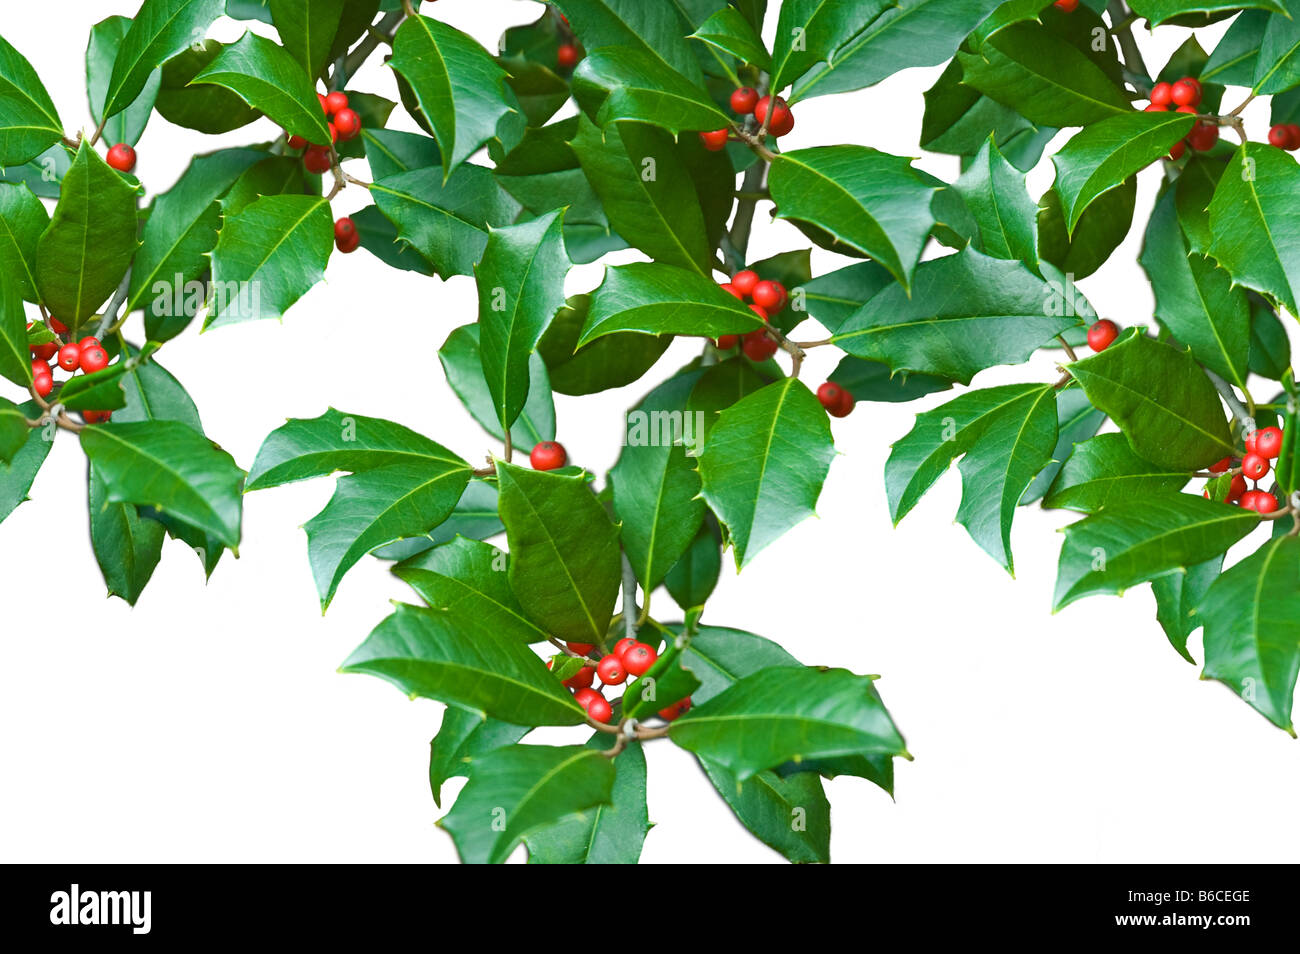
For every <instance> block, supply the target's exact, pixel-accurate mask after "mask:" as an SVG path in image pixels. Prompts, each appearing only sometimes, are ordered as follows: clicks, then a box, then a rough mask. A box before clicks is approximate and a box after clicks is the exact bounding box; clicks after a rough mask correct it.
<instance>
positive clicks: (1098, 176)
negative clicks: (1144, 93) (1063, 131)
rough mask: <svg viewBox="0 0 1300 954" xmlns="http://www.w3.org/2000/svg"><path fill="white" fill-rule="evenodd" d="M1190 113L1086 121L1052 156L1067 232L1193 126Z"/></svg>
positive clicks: (1129, 116) (1123, 116) (1150, 114)
mask: <svg viewBox="0 0 1300 954" xmlns="http://www.w3.org/2000/svg"><path fill="white" fill-rule="evenodd" d="M1194 122H1195V119H1194V118H1193V117H1192V116H1189V115H1187V114H1186V113H1148V112H1130V113H1126V114H1124V115H1122V116H1113V117H1111V118H1109V119H1103V120H1102V121H1101V122H1098V123H1094V124H1092V125H1090V126H1087V127H1085V128H1084V129H1083V130H1082V131H1081V132H1079V133H1076V134H1075V136H1074V137H1073V138H1071V139H1070V141H1069V142H1068V143H1066V144H1065V146H1064V147H1063V148H1062V149H1061V151H1060V152H1058V153H1057V154H1056V155H1055V156H1053V157H1052V164H1053V165H1055V166H1056V185H1055V189H1056V191H1057V193H1059V194H1060V196H1061V199H1062V205H1063V206H1064V210H1065V226H1066V232H1067V234H1069V235H1071V236H1073V235H1074V229H1075V227H1076V226H1077V225H1078V224H1079V219H1080V218H1081V217H1082V216H1083V212H1084V210H1085V209H1087V208H1088V206H1089V205H1090V204H1092V202H1093V201H1094V200H1095V199H1097V197H1098V196H1100V195H1102V194H1103V193H1106V192H1109V191H1110V190H1111V189H1114V188H1116V187H1118V186H1119V185H1121V184H1122V183H1123V182H1124V181H1125V180H1126V179H1128V178H1129V176H1132V175H1134V174H1136V173H1137V172H1138V171H1140V170H1142V169H1145V168H1146V167H1147V166H1149V165H1151V163H1153V162H1155V161H1156V160H1157V159H1159V158H1160V157H1161V156H1165V155H1168V154H1169V150H1170V149H1171V148H1173V146H1174V144H1175V143H1176V142H1178V141H1179V140H1181V139H1182V138H1183V137H1184V136H1186V135H1187V134H1188V133H1189V132H1191V129H1192V124H1193V123H1194Z"/></svg>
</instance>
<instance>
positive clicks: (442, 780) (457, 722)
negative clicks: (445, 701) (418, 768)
mask: <svg viewBox="0 0 1300 954" xmlns="http://www.w3.org/2000/svg"><path fill="white" fill-rule="evenodd" d="M527 734H528V728H527V727H525V726H520V725H511V724H510V723H508V722H501V721H499V720H497V719H488V718H486V717H484V716H483V715H481V714H480V713H478V712H471V711H470V710H469V709H461V708H459V707H457V706H448V707H447V708H446V710H445V711H444V712H443V714H442V725H440V726H439V727H438V734H437V735H436V736H435V737H434V739H433V741H432V742H430V743H429V788H430V789H432V791H433V803H434V804H435V805H437V806H438V807H439V808H441V807H442V786H443V785H444V784H446V782H447V780H448V779H451V778H459V777H461V776H463V775H465V774H466V773H467V772H468V771H469V767H470V765H471V764H473V762H474V761H475V760H476V759H478V758H481V757H482V756H484V755H486V754H487V753H489V752H491V751H492V750H493V749H499V748H501V747H502V746H506V745H514V744H515V743H516V742H518V741H519V740H520V739H522V738H523V737H524V736H525V735H527Z"/></svg>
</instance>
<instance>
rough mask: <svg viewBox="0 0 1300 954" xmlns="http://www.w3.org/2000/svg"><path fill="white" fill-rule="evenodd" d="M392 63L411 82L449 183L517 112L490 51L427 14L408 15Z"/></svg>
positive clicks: (444, 175) (502, 75)
mask: <svg viewBox="0 0 1300 954" xmlns="http://www.w3.org/2000/svg"><path fill="white" fill-rule="evenodd" d="M388 62H389V65H390V66H392V68H393V69H394V70H396V71H397V72H398V73H399V74H400V75H401V76H402V78H403V79H405V80H406V82H407V83H409V84H410V87H411V90H412V92H413V93H414V94H415V98H416V101H417V102H418V103H419V107H420V109H421V110H422V111H423V113H424V115H425V116H426V117H428V119H429V122H430V123H431V124H432V126H433V135H434V138H436V139H437V140H438V146H439V148H440V149H441V150H442V155H443V156H444V157H445V166H444V167H443V169H442V170H441V172H442V181H443V184H444V185H445V184H446V183H447V182H448V181H449V180H450V178H451V174H452V173H453V172H455V171H456V168H457V167H458V166H460V164H461V163H462V162H464V161H465V160H466V159H468V158H469V157H470V156H471V155H473V154H474V153H475V152H477V151H478V149H479V147H481V146H482V145H483V144H484V143H486V142H487V141H488V140H489V139H494V138H496V135H497V125H498V124H499V123H500V122H501V120H502V118H503V117H505V116H506V115H507V114H508V113H510V112H512V111H513V107H512V105H511V103H510V102H509V101H508V100H507V91H506V84H505V78H506V71H505V70H503V69H502V68H501V67H500V66H498V65H497V64H496V61H495V60H493V59H492V57H491V56H490V55H489V54H488V52H487V50H485V49H483V47H481V46H479V44H478V42H477V41H475V40H474V39H473V38H471V37H469V36H466V35H465V34H464V33H461V32H460V31H459V30H457V29H455V28H454V27H451V26H448V25H447V24H445V23H442V22H440V21H438V20H433V19H431V18H429V17H425V16H415V17H408V18H407V19H406V20H405V21H404V22H403V23H402V25H401V27H400V28H398V31H397V35H396V36H395V37H394V38H393V56H392V59H390V60H389V61H388Z"/></svg>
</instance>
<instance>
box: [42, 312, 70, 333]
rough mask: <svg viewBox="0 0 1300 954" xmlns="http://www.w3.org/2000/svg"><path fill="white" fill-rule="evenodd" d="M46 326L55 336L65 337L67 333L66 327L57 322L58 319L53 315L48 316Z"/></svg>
mask: <svg viewBox="0 0 1300 954" xmlns="http://www.w3.org/2000/svg"><path fill="white" fill-rule="evenodd" d="M46 324H48V325H49V326H50V330H51V331H53V332H54V333H55V334H56V335H66V334H67V333H68V326H67V325H65V324H64V323H63V322H61V321H59V319H57V318H55V317H54V316H53V315H50V320H49V321H48V322H46Z"/></svg>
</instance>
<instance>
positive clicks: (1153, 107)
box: [1142, 103, 1169, 113]
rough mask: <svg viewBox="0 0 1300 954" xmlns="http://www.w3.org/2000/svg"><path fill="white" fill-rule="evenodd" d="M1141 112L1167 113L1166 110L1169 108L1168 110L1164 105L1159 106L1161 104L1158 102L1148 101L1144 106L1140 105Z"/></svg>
mask: <svg viewBox="0 0 1300 954" xmlns="http://www.w3.org/2000/svg"><path fill="white" fill-rule="evenodd" d="M1142 112H1144V113H1167V112H1169V110H1168V109H1167V108H1166V107H1164V106H1161V105H1159V104H1157V103H1150V104H1149V105H1146V106H1143V107H1142Z"/></svg>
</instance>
